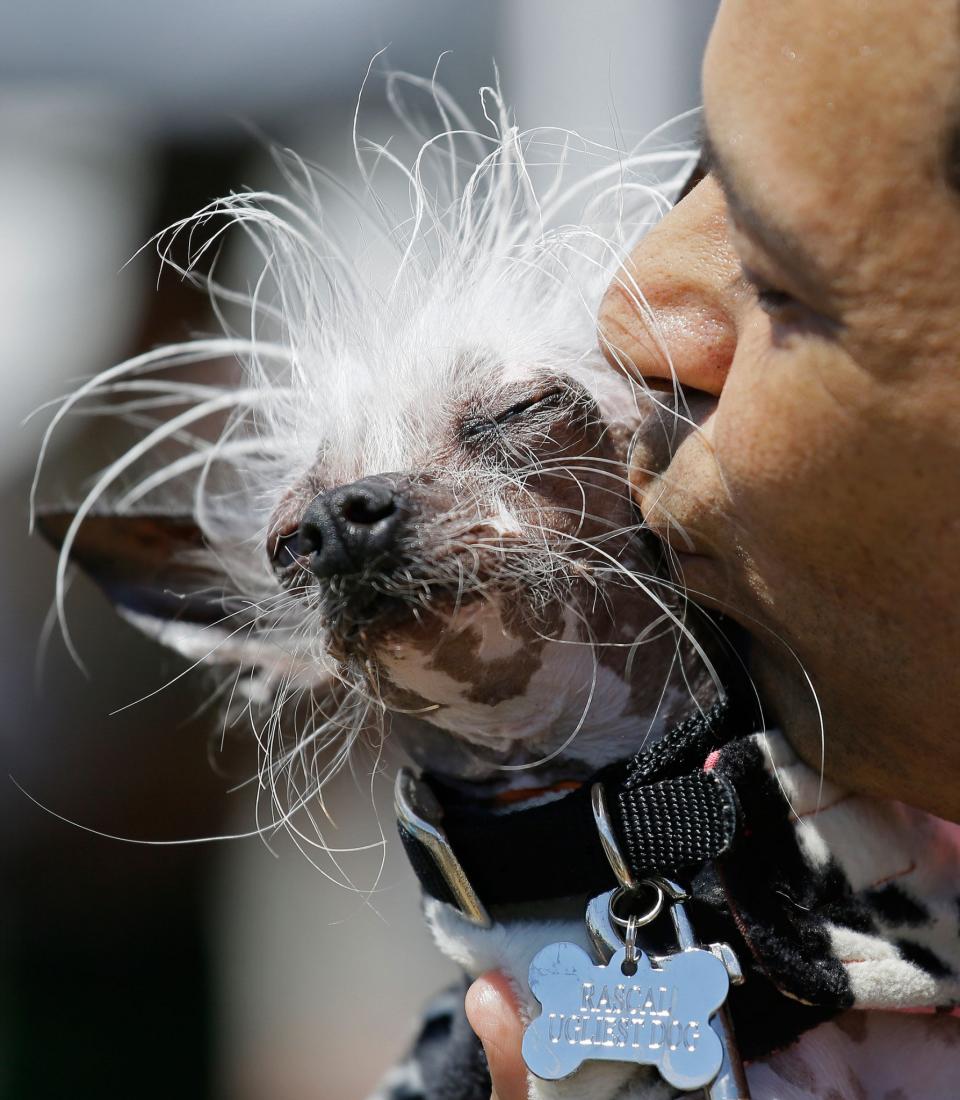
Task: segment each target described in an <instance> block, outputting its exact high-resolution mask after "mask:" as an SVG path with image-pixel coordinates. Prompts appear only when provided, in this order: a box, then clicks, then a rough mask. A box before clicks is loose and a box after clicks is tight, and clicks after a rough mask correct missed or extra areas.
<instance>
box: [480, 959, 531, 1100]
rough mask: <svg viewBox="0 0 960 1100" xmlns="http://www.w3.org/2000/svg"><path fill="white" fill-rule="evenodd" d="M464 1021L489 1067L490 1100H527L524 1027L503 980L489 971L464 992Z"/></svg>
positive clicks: (495, 971)
mask: <svg viewBox="0 0 960 1100" xmlns="http://www.w3.org/2000/svg"><path fill="white" fill-rule="evenodd" d="M466 1010H467V1019H468V1020H469V1021H470V1026H471V1027H472V1028H473V1030H474V1031H475V1032H476V1033H477V1036H478V1037H479V1039H480V1042H482V1043H483V1049H484V1050H485V1051H486V1053H487V1061H488V1063H489V1064H490V1076H491V1078H492V1080H493V1092H492V1093H491V1100H527V1070H526V1066H524V1064H523V1058H522V1057H521V1055H520V1042H521V1040H522V1038H523V1024H522V1023H521V1022H520V1013H519V1010H518V1008H517V1002H516V999H515V997H514V995H513V990H512V989H511V988H510V983H509V981H508V980H507V978H506V976H505V975H504V974H502V973H501V972H500V971H499V970H491V971H489V972H488V973H487V974H483V975H482V976H481V977H479V978H478V979H477V980H476V981H475V982H474V983H473V985H472V986H470V988H469V990H468V991H467V1000H466Z"/></svg>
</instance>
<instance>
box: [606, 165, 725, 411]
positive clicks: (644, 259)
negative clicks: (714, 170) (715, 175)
mask: <svg viewBox="0 0 960 1100" xmlns="http://www.w3.org/2000/svg"><path fill="white" fill-rule="evenodd" d="M741 286H742V282H741V276H740V265H739V262H738V261H737V258H736V255H735V253H734V251H733V249H732V247H731V245H730V243H729V239H728V233H727V219H726V211H725V208H724V201H723V195H722V193H721V191H720V188H719V187H718V185H717V184H716V183H715V182H714V181H713V180H712V179H711V178H710V177H709V176H708V177H707V178H706V179H705V180H703V181H702V182H701V183H700V184H698V185H697V186H696V187H695V188H694V189H693V190H692V191H691V192H690V194H689V195H687V197H686V198H685V199H684V200H683V201H682V202H681V203H679V204H678V205H677V206H675V207H674V209H673V210H672V211H671V212H670V213H669V214H668V215H667V216H666V217H665V218H664V219H663V221H662V222H660V223H659V225H657V226H656V227H655V228H654V229H652V230H651V231H650V232H649V233H648V234H647V235H646V236H645V237H644V238H643V240H642V241H641V242H640V244H639V245H638V246H637V248H636V249H635V250H634V252H633V253H632V255H631V256H630V258H629V260H627V262H626V263H625V264H624V265H623V267H622V268H621V270H620V271H619V272H618V273H617V276H616V277H615V279H614V281H613V283H612V284H611V286H610V288H609V290H608V291H607V293H606V295H605V297H604V300H603V303H602V305H601V307H600V316H599V329H600V342H601V346H602V347H603V349H604V353H605V354H606V356H607V358H608V359H609V360H610V362H611V363H612V364H613V365H614V366H618V367H620V368H626V369H628V370H630V371H631V373H633V374H635V375H640V376H642V377H643V378H644V379H646V380H648V381H649V380H654V379H662V380H667V381H676V382H678V383H679V384H680V385H681V386H683V387H685V388H689V389H694V390H700V391H702V392H704V393H708V394H712V395H714V396H719V394H720V391H721V390H722V389H723V385H724V382H725V381H726V377H727V374H728V373H729V370H730V364H731V362H732V361H733V356H734V352H735V351H736V346H737V325H736V319H735V309H736V305H737V297H738V291H739V290H740V287H741Z"/></svg>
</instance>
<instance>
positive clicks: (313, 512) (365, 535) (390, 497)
mask: <svg viewBox="0 0 960 1100" xmlns="http://www.w3.org/2000/svg"><path fill="white" fill-rule="evenodd" d="M404 515H405V509H404V507H403V500H402V497H401V495H400V494H399V492H398V491H397V487H396V485H395V483H394V482H393V481H392V480H390V479H389V478H386V477H365V478H362V479H361V480H360V481H354V482H352V483H351V484H350V485H340V486H338V487H337V488H336V489H330V490H329V491H328V492H325V493H321V494H320V495H319V496H318V497H316V498H315V499H314V501H313V502H312V503H311V504H310V506H309V508H307V511H306V512H305V514H304V517H303V520H302V522H301V524H300V530H299V532H298V542H299V547H298V549H299V552H300V554H301V555H302V556H303V557H305V558H307V559H308V561H309V567H310V570H311V572H313V573H314V574H315V575H316V576H317V577H320V578H324V579H325V578H330V577H336V576H342V575H345V574H349V573H359V572H362V570H364V569H365V568H367V567H368V566H369V565H371V564H372V563H374V562H375V561H377V560H378V559H381V558H385V557H387V556H389V554H390V552H391V551H392V550H393V549H394V547H395V545H396V541H397V537H398V535H399V534H400V531H401V528H402V526H403V520H404Z"/></svg>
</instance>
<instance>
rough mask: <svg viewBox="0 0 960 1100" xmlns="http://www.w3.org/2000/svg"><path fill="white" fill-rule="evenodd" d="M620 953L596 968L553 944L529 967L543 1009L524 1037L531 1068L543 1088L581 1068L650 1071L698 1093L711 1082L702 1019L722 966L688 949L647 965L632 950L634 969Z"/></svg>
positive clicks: (712, 1054) (581, 954)
mask: <svg viewBox="0 0 960 1100" xmlns="http://www.w3.org/2000/svg"><path fill="white" fill-rule="evenodd" d="M626 955H627V953H626V949H625V948H621V949H620V950H618V951H615V952H614V954H613V955H612V956H611V958H610V961H609V963H608V964H607V965H606V966H604V965H601V964H597V963H594V962H593V961H592V960H591V959H590V957H589V955H587V953H586V952H585V951H584V950H583V949H582V948H580V947H578V946H577V945H576V944H573V943H554V944H550V946H549V947H545V948H543V950H541V951H539V952H538V953H537V955H536V956H535V957H534V959H533V962H532V963H531V964H530V989H531V992H532V993H533V995H534V996H535V997H536V999H537V1000H538V1001H539V1002H540V1004H541V1005H542V1006H543V1011H542V1012H541V1014H540V1015H539V1016H538V1017H537V1018H536V1019H535V1020H533V1021H532V1022H531V1023H530V1025H529V1026H528V1027H527V1030H526V1032H525V1034H524V1036H523V1058H524V1061H525V1062H526V1064H527V1067H528V1068H529V1070H530V1071H531V1072H532V1073H534V1074H535V1075H536V1076H537V1077H541V1078H544V1079H545V1080H548V1081H555V1080H559V1079H560V1078H563V1077H568V1076H569V1075H570V1074H571V1073H573V1072H574V1071H575V1070H576V1069H577V1068H578V1067H579V1066H580V1065H581V1063H582V1062H585V1061H589V1060H594V1061H606V1062H632V1063H634V1064H636V1065H650V1066H656V1067H657V1068H658V1069H659V1071H660V1073H661V1075H662V1076H663V1077H664V1079H665V1080H666V1081H668V1082H669V1083H670V1084H671V1085H673V1086H674V1087H675V1088H678V1089H683V1090H692V1089H700V1088H704V1087H705V1086H707V1085H709V1084H710V1082H711V1081H712V1080H713V1079H714V1078H715V1077H716V1075H717V1073H718V1072H719V1070H720V1066H721V1063H722V1061H723V1048H722V1045H721V1042H720V1039H719V1038H718V1037H717V1034H716V1032H715V1031H714V1030H713V1028H711V1027H710V1023H709V1021H710V1017H711V1016H712V1015H713V1013H714V1012H716V1011H717V1009H718V1008H719V1007H720V1006H721V1005H722V1004H723V1002H724V1000H725V998H726V996H727V989H728V987H729V977H728V975H727V969H726V967H725V966H724V964H723V963H722V962H721V961H720V959H718V958H717V957H716V956H715V955H713V954H711V952H709V951H705V950H702V949H700V948H689V949H687V950H684V951H679V952H678V953H677V954H675V955H669V956H666V957H664V958H663V959H659V960H658V962H660V963H661V965H659V966H654V965H653V964H652V963H651V961H650V959H649V958H648V957H647V956H646V955H645V954H644V953H643V952H642V951H637V952H636V960H635V963H636V969H635V971H634V972H633V973H632V974H630V973H625V970H633V966H629V965H628V966H625V965H624V964H625V963H626Z"/></svg>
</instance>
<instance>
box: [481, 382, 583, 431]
mask: <svg viewBox="0 0 960 1100" xmlns="http://www.w3.org/2000/svg"><path fill="white" fill-rule="evenodd" d="M566 392H567V391H565V390H564V388H563V387H561V386H554V387H552V388H551V389H549V390H547V391H546V392H539V393H536V394H534V395H533V396H531V397H526V398H523V399H522V400H520V401H515V402H514V403H513V404H512V405H509V406H507V408H505V409H502V410H501V411H500V412H497V413H493V414H492V415H489V416H468V417H465V418H464V419H463V420H462V421H461V423H460V437H461V439H463V440H471V439H482V438H485V437H490V436H495V435H497V434H498V433H499V431H500V430H501V429H502V428H503V427H504V426H505V425H508V424H510V423H511V422H512V421H515V420H518V419H520V418H522V417H524V416H526V415H527V414H529V413H533V412H542V411H545V410H546V409H548V408H555V407H556V406H558V405H560V404H561V401H562V399H563V397H564V395H565V393H566Z"/></svg>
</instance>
